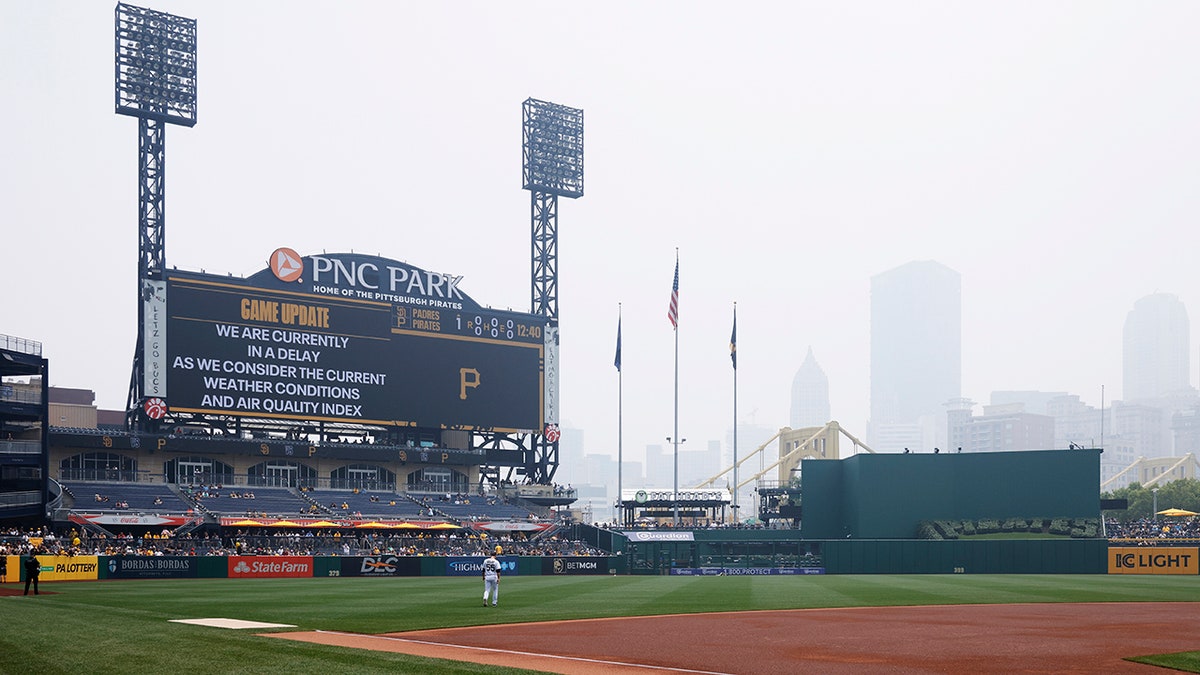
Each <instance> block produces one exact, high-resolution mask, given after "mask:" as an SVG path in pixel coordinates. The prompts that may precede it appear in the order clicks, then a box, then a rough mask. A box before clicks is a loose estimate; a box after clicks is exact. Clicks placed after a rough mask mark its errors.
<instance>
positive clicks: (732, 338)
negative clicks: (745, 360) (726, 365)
mask: <svg viewBox="0 0 1200 675" xmlns="http://www.w3.org/2000/svg"><path fill="white" fill-rule="evenodd" d="M729 360H730V361H733V369H734V370H737V305H734V306H733V332H732V333H730V334H729Z"/></svg>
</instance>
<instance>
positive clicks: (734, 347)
mask: <svg viewBox="0 0 1200 675" xmlns="http://www.w3.org/2000/svg"><path fill="white" fill-rule="evenodd" d="M729 349H730V352H729V353H730V356H731V357H732V358H733V519H734V522H735V523H736V522H741V518H740V517H739V516H738V509H739V508H740V507H739V506H738V444H737V441H738V438H737V436H738V434H737V431H738V424H737V421H738V420H737V301H734V303H733V338H732V339H731V340H730V341H729Z"/></svg>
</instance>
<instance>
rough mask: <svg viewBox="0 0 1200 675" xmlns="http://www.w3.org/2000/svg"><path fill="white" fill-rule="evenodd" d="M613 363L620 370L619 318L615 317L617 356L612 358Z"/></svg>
mask: <svg viewBox="0 0 1200 675" xmlns="http://www.w3.org/2000/svg"><path fill="white" fill-rule="evenodd" d="M613 365H614V366H616V367H617V372H618V373H619V372H621V319H620V318H618V319H617V357H616V358H615V359H613Z"/></svg>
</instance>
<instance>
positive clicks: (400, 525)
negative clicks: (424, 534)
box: [392, 523, 421, 530]
mask: <svg viewBox="0 0 1200 675" xmlns="http://www.w3.org/2000/svg"><path fill="white" fill-rule="evenodd" d="M392 527H394V528H396V529H397V530H419V529H421V526H420V525H413V524H412V523H396V524H395V525H392Z"/></svg>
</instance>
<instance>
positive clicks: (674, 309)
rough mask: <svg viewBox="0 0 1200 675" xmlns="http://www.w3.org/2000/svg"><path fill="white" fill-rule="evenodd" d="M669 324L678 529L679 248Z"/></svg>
mask: <svg viewBox="0 0 1200 675" xmlns="http://www.w3.org/2000/svg"><path fill="white" fill-rule="evenodd" d="M671 323H672V324H673V325H674V327H675V426H674V435H672V436H671V444H672V445H674V446H675V487H674V490H673V491H672V493H671V503H672V504H673V505H674V507H675V508H674V527H679V248H678V247H676V249H675V281H674V283H673V284H672V287H671Z"/></svg>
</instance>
